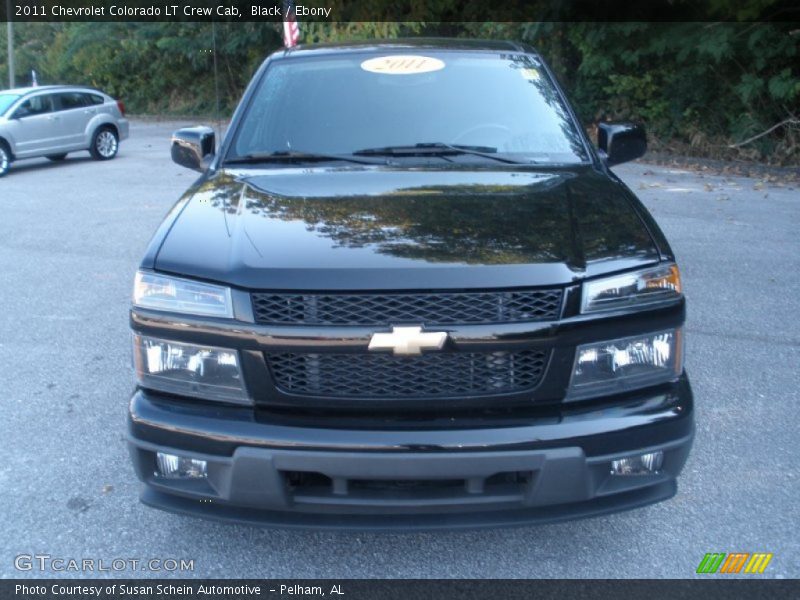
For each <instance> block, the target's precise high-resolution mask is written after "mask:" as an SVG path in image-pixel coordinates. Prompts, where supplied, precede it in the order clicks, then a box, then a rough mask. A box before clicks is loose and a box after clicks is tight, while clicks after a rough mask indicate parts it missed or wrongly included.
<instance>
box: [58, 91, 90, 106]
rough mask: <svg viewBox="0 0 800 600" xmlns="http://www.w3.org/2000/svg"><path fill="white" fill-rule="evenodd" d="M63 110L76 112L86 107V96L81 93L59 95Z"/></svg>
mask: <svg viewBox="0 0 800 600" xmlns="http://www.w3.org/2000/svg"><path fill="white" fill-rule="evenodd" d="M58 100H59V104H60V109H61V110H74V109H76V108H83V107H84V106H86V102H85V101H84V94H81V93H79V92H65V93H63V94H59V95H58Z"/></svg>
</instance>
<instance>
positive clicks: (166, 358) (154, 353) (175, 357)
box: [133, 334, 251, 404]
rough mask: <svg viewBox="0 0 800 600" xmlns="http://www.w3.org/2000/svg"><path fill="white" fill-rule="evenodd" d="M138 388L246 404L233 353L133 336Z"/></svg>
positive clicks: (247, 399)
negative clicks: (139, 386)
mask: <svg viewBox="0 0 800 600" xmlns="http://www.w3.org/2000/svg"><path fill="white" fill-rule="evenodd" d="M133 356H134V363H135V366H136V378H137V380H138V381H139V385H141V386H142V387H145V388H149V389H153V390H159V391H162V392H167V393H170V394H178V395H181V396H193V397H195V398H203V399H205V400H218V401H221V402H236V403H239V404H250V403H251V402H250V397H249V396H248V394H247V390H245V387H244V382H243V379H242V373H241V370H240V368H239V354H238V353H237V352H236V350H231V349H228V348H217V347H214V346H200V345H195V344H185V343H183V342H173V341H169V340H161V339H157V338H152V337H147V336H143V335H138V334H135V335H134V336H133Z"/></svg>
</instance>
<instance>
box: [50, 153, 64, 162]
mask: <svg viewBox="0 0 800 600" xmlns="http://www.w3.org/2000/svg"><path fill="white" fill-rule="evenodd" d="M65 158H67V153H66V152H64V154H48V155H47V159H48V160H52V161H53V162H59V161H61V160H64V159H65Z"/></svg>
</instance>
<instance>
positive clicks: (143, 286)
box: [133, 271, 233, 318]
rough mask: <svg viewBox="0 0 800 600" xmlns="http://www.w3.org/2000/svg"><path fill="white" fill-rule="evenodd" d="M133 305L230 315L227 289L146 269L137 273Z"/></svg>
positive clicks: (228, 291)
mask: <svg viewBox="0 0 800 600" xmlns="http://www.w3.org/2000/svg"><path fill="white" fill-rule="evenodd" d="M133 304H134V306H140V307H142V308H153V309H156V310H167V311H170V312H177V313H185V314H190V315H202V316H206V317H226V318H233V302H232V301H231V289H230V288H228V287H224V286H221V285H211V284H209V283H201V282H199V281H192V280H190V279H181V278H179V277H170V276H168V275H160V274H158V273H151V272H148V271H137V272H136V281H135V283H134V286H133Z"/></svg>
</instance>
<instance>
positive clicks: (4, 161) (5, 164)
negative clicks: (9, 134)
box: [0, 142, 11, 177]
mask: <svg viewBox="0 0 800 600" xmlns="http://www.w3.org/2000/svg"><path fill="white" fill-rule="evenodd" d="M10 168H11V152H10V151H9V150H8V147H7V146H6V145H5V144H4V143H3V142H0V177H2V176H3V175H5V174H6V173H8V170H9V169H10Z"/></svg>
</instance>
